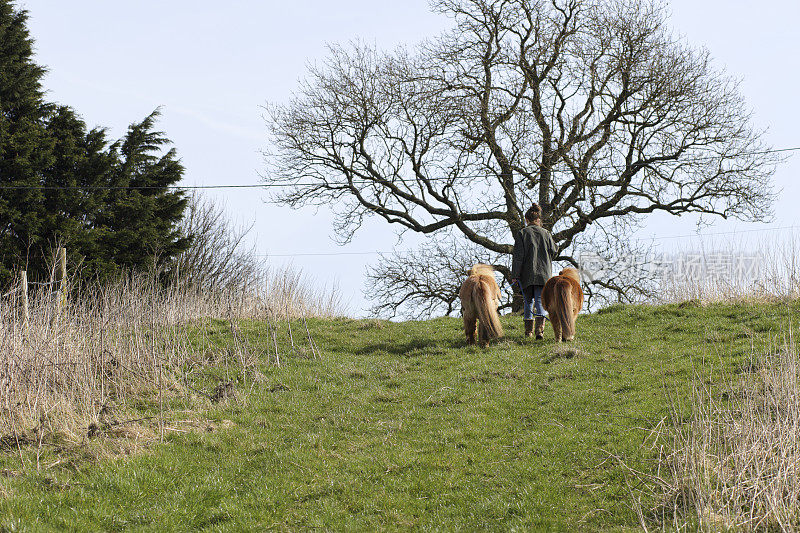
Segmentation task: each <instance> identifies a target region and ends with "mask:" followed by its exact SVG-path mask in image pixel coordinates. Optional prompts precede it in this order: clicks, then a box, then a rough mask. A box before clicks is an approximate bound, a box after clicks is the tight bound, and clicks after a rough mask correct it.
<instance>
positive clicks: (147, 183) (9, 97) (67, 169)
mask: <svg viewBox="0 0 800 533" xmlns="http://www.w3.org/2000/svg"><path fill="white" fill-rule="evenodd" d="M26 21H27V14H26V12H25V11H24V10H15V9H14V6H13V4H12V2H11V1H10V0H0V282H4V283H8V281H9V280H10V279H11V276H12V275H13V270H14V269H17V268H26V269H27V270H28V271H29V272H31V274H32V276H34V277H35V276H36V275H37V274H38V275H39V276H40V277H41V276H45V275H47V272H48V269H47V258H48V257H49V256H50V252H51V251H52V248H53V247H55V246H56V245H65V246H68V247H69V250H70V256H71V257H72V258H73V261H74V260H75V259H76V258H79V259H80V260H81V261H82V263H83V270H82V272H83V274H84V275H88V276H99V277H101V278H103V277H108V276H113V275H116V274H119V273H121V272H122V271H124V270H127V269H130V268H139V269H141V268H148V267H150V266H152V265H153V263H154V261H156V260H158V261H161V262H162V263H169V262H170V261H172V260H174V258H175V256H176V255H177V254H178V253H180V252H181V251H183V250H184V249H185V248H186V247H187V246H188V244H189V239H187V238H185V237H183V236H182V235H180V233H179V231H178V227H177V225H178V223H179V221H180V220H181V217H182V215H183V210H184V208H185V206H186V201H187V200H186V198H185V195H184V193H182V192H180V191H173V190H171V189H170V186H171V185H174V184H175V183H177V182H178V181H180V179H181V177H182V175H183V172H184V168H183V166H182V165H181V163H180V161H179V160H178V158H177V155H176V152H175V150H174V149H168V150H166V152H165V151H164V150H165V148H166V147H167V146H168V145H169V144H170V141H169V139H168V138H167V137H166V136H165V135H164V134H163V133H162V132H158V131H155V130H154V125H155V121H156V119H157V118H158V115H159V113H158V111H155V112H153V113H152V114H150V115H149V116H148V117H147V118H145V119H144V120H143V121H142V122H139V123H135V124H132V125H131V126H130V128H129V129H128V132H127V134H126V135H125V137H124V138H123V139H122V140H120V141H118V142H116V143H113V144H109V141H108V139H107V138H106V132H105V130H103V129H100V128H95V129H92V130H89V131H87V128H86V124H85V123H84V122H83V120H81V118H80V117H79V116H78V115H77V114H76V112H75V111H74V110H73V109H71V108H69V107H66V106H55V105H53V104H50V103H47V102H45V100H44V97H43V90H42V86H41V80H42V77H43V75H44V73H45V69H44V68H42V67H41V66H39V65H36V64H35V63H34V61H33V58H32V56H33V51H32V40H31V38H30V37H29V35H28V30H27V27H26ZM128 187H130V188H128Z"/></svg>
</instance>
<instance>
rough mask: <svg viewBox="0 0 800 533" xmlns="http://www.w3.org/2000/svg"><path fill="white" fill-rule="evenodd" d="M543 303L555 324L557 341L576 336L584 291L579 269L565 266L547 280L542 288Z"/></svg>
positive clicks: (569, 339) (567, 339) (554, 329)
mask: <svg viewBox="0 0 800 533" xmlns="http://www.w3.org/2000/svg"><path fill="white" fill-rule="evenodd" d="M542 305H543V306H544V308H545V310H547V315H548V318H550V322H551V323H552V324H553V332H554V333H555V334H556V342H561V341H562V340H564V341H571V340H572V339H574V338H575V319H576V318H577V316H578V312H579V311H580V310H581V307H582V306H583V291H582V290H581V280H580V277H579V276H578V271H577V270H576V269H574V268H565V269H564V270H562V271H561V272H559V273H558V276H554V277H552V278H550V279H548V280H547V283H545V285H544V289H543V290H542Z"/></svg>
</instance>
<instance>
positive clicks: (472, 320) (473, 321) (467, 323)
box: [464, 310, 478, 344]
mask: <svg viewBox="0 0 800 533" xmlns="http://www.w3.org/2000/svg"><path fill="white" fill-rule="evenodd" d="M477 326H478V316H477V315H476V314H475V313H470V312H468V311H466V310H465V311H464V335H465V336H466V337H467V344H475V332H476V329H477Z"/></svg>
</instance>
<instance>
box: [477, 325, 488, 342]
mask: <svg viewBox="0 0 800 533" xmlns="http://www.w3.org/2000/svg"><path fill="white" fill-rule="evenodd" d="M478 342H479V343H480V345H481V348H486V347H487V346H489V330H487V329H486V326H484V325H483V323H479V324H478Z"/></svg>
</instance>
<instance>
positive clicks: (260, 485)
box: [0, 303, 800, 531]
mask: <svg viewBox="0 0 800 533" xmlns="http://www.w3.org/2000/svg"><path fill="white" fill-rule="evenodd" d="M798 311H800V306H798V305H797V304H792V305H791V306H787V305H786V304H757V305H756V304H724V305H723V304H720V305H713V306H707V307H701V306H698V305H694V304H692V303H689V304H683V305H668V306H662V307H645V306H615V307H612V308H609V309H607V310H604V311H602V312H599V313H596V314H593V315H586V316H582V317H581V318H580V319H579V322H578V336H577V338H578V340H577V341H576V342H574V343H571V344H569V345H556V344H555V343H554V342H553V341H552V330H550V329H548V330H547V332H546V333H547V339H546V340H545V341H539V342H534V341H532V340H529V339H524V338H523V336H522V321H521V320H520V319H519V318H511V317H506V318H504V321H503V323H504V327H505V328H506V338H505V339H504V340H501V341H499V342H497V343H494V344H493V345H492V346H490V347H489V348H488V349H487V350H481V349H480V348H475V347H470V346H466V344H465V342H464V337H463V334H462V332H461V324H460V320H459V319H456V318H441V319H435V320H430V321H424V322H405V323H389V322H382V321H375V320H365V321H356V320H346V319H342V320H309V322H308V326H309V330H310V334H311V336H312V337H313V340H314V342H315V343H316V345H317V346H318V348H319V354H318V355H319V357H318V358H317V357H315V356H314V351H313V350H312V349H311V348H310V346H309V344H308V341H307V336H306V331H305V329H304V327H303V326H302V323H299V324H298V323H296V324H295V325H294V326H295V328H294V341H295V343H296V345H297V346H296V347H295V348H294V349H292V348H291V347H289V346H286V345H285V342H286V341H285V339H282V340H281V342H283V343H284V344H283V345H282V346H281V353H282V354H283V360H282V363H283V364H282V366H280V367H277V366H274V365H272V364H268V363H267V362H266V361H267V356H266V353H267V352H268V351H270V350H272V349H273V348H272V344H271V343H272V342H273V339H272V338H271V337H270V336H269V335H267V334H266V332H267V331H268V330H267V329H266V327H265V325H264V324H261V323H255V322H241V323H240V324H239V328H240V333H241V335H240V336H241V338H242V339H243V340H242V341H241V342H243V343H244V345H246V346H247V349H248V350H249V352H250V353H251V354H256V355H258V354H261V357H260V359H259V362H258V363H257V364H256V366H255V367H253V368H249V369H248V370H247V372H246V373H244V372H243V371H242V368H240V367H239V366H237V365H233V366H230V367H228V368H226V367H225V365H222V364H217V365H216V366H213V367H211V368H207V369H205V370H202V371H200V372H201V373H199V374H196V375H195V379H196V380H197V381H196V383H197V385H196V386H197V387H201V388H202V387H205V388H206V389H209V388H211V387H212V386H213V384H214V383H216V382H217V381H218V380H219V379H224V378H225V376H226V373H231V374H234V375H235V374H238V375H239V376H240V379H239V381H238V382H236V387H235V391H236V397H235V398H231V399H227V400H224V401H222V402H220V403H218V404H211V403H209V402H204V401H200V400H197V401H196V402H194V405H189V406H186V405H183V404H181V403H180V402H176V403H175V404H174V405H173V409H171V410H169V411H168V415H167V420H166V422H165V423H164V425H165V428H164V433H165V437H164V442H163V443H159V442H156V441H157V440H158V439H155V438H154V439H152V440H153V443H152V444H150V445H147V446H146V447H144V448H143V449H142V450H138V451H137V452H136V453H132V454H131V455H130V456H127V457H119V456H116V457H110V458H109V457H108V455H109V454H105V455H104V454H103V453H101V452H100V451H99V450H102V449H105V448H108V447H111V448H114V447H116V449H119V450H123V451H124V450H128V449H129V448H130V446H129V447H127V448H126V447H125V446H123V445H121V444H119V442H120V441H125V440H128V441H130V440H132V439H133V437H131V436H127V437H122V436H114V435H112V434H104V435H100V436H98V437H95V438H92V439H90V440H88V441H87V442H86V443H84V444H82V445H79V446H77V447H76V446H58V445H49V446H44V447H42V449H43V451H42V452H41V456H40V457H39V463H40V468H39V471H38V472H37V470H36V459H35V457H34V454H35V451H34V449H33V448H35V447H34V446H27V447H22V448H21V449H18V448H17V447H16V446H15V445H14V443H12V442H10V441H8V440H6V441H3V443H2V444H3V452H2V455H1V456H0V474H1V476H0V531H55V530H78V531H95V530H108V531H120V530H150V531H161V530H173V531H202V530H206V531H240V530H263V529H277V530H308V529H313V528H322V529H330V530H362V531H363V530H375V529H379V530H407V529H423V530H441V531H453V530H493V531H494V530H497V531H500V530H515V529H516V530H563V531H572V530H586V531H598V530H607V531H622V530H638V529H639V527H640V526H639V517H638V514H637V512H636V509H635V508H634V507H635V506H634V505H633V503H632V501H633V496H634V495H637V494H640V493H641V492H640V490H639V489H640V487H639V486H638V485H639V484H640V483H642V482H643V480H642V479H639V478H637V476H636V475H634V474H632V473H631V471H630V470H629V468H630V469H633V470H634V471H640V472H652V471H653V470H654V469H655V468H656V465H655V463H654V457H655V451H654V450H653V449H652V446H651V442H650V441H649V440H648V436H649V435H651V432H652V430H653V429H654V428H656V427H658V426H659V424H660V422H661V421H662V420H665V419H668V418H669V415H670V411H671V409H672V399H675V400H678V401H679V402H682V400H684V399H686V398H687V397H688V396H689V394H690V393H691V390H692V387H693V382H694V380H697V379H699V380H701V381H702V380H706V381H709V382H714V380H715V379H717V376H718V375H719V371H720V370H721V369H725V370H726V371H730V372H744V371H747V368H748V365H749V364H750V363H749V361H750V358H751V357H752V355H753V354H754V353H759V351H762V350H766V349H768V347H769V346H771V343H772V341H773V337H774V336H776V335H779V334H780V333H781V332H782V331H783V330H785V329H786V328H787V327H788V324H789V319H790V318H791V316H792V315H795V314H796V313H797V312H798ZM204 327H207V328H208V331H206V332H205V333H206V335H204V336H203V338H204V339H212V340H211V341H208V342H210V343H211V344H208V342H206V341H204V343H202V344H200V343H199V344H198V347H197V349H198V351H199V352H203V353H209V354H211V353H218V352H219V351H220V350H221V349H224V348H225V347H226V346H228V345H230V343H232V342H233V340H232V336H231V332H230V328H229V326H228V324H227V323H222V322H217V323H214V322H212V323H209V324H208V325H207V326H204ZM548 327H549V326H548ZM182 401H183V402H184V403H185V402H186V401H185V400H182ZM189 403H192V402H189ZM181 406H184V407H190V408H191V409H190V410H189V411H188V412H186V413H183V412H181V411H179V410H178V408H179V407H181ZM156 408H157V401H156V399H155V398H151V400H150V401H149V403H148V402H143V404H142V413H143V416H145V415H148V413H149V415H150V416H154V413H156ZM151 422H152V423H151V424H150V431H152V436H157V435H158V434H159V432H160V431H161V429H162V428H161V427H160V426H157V424H156V419H151ZM118 433H119V432H118ZM20 455H22V456H23V457H24V458H26V459H27V460H28V461H29V463H28V466H27V468H26V469H25V470H24V472H21V470H22V468H21V467H20V461H21V459H20ZM643 503H644V507H645V510H647V509H650V508H653V507H655V506H657V504H658V502H657V501H645V502H643Z"/></svg>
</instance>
